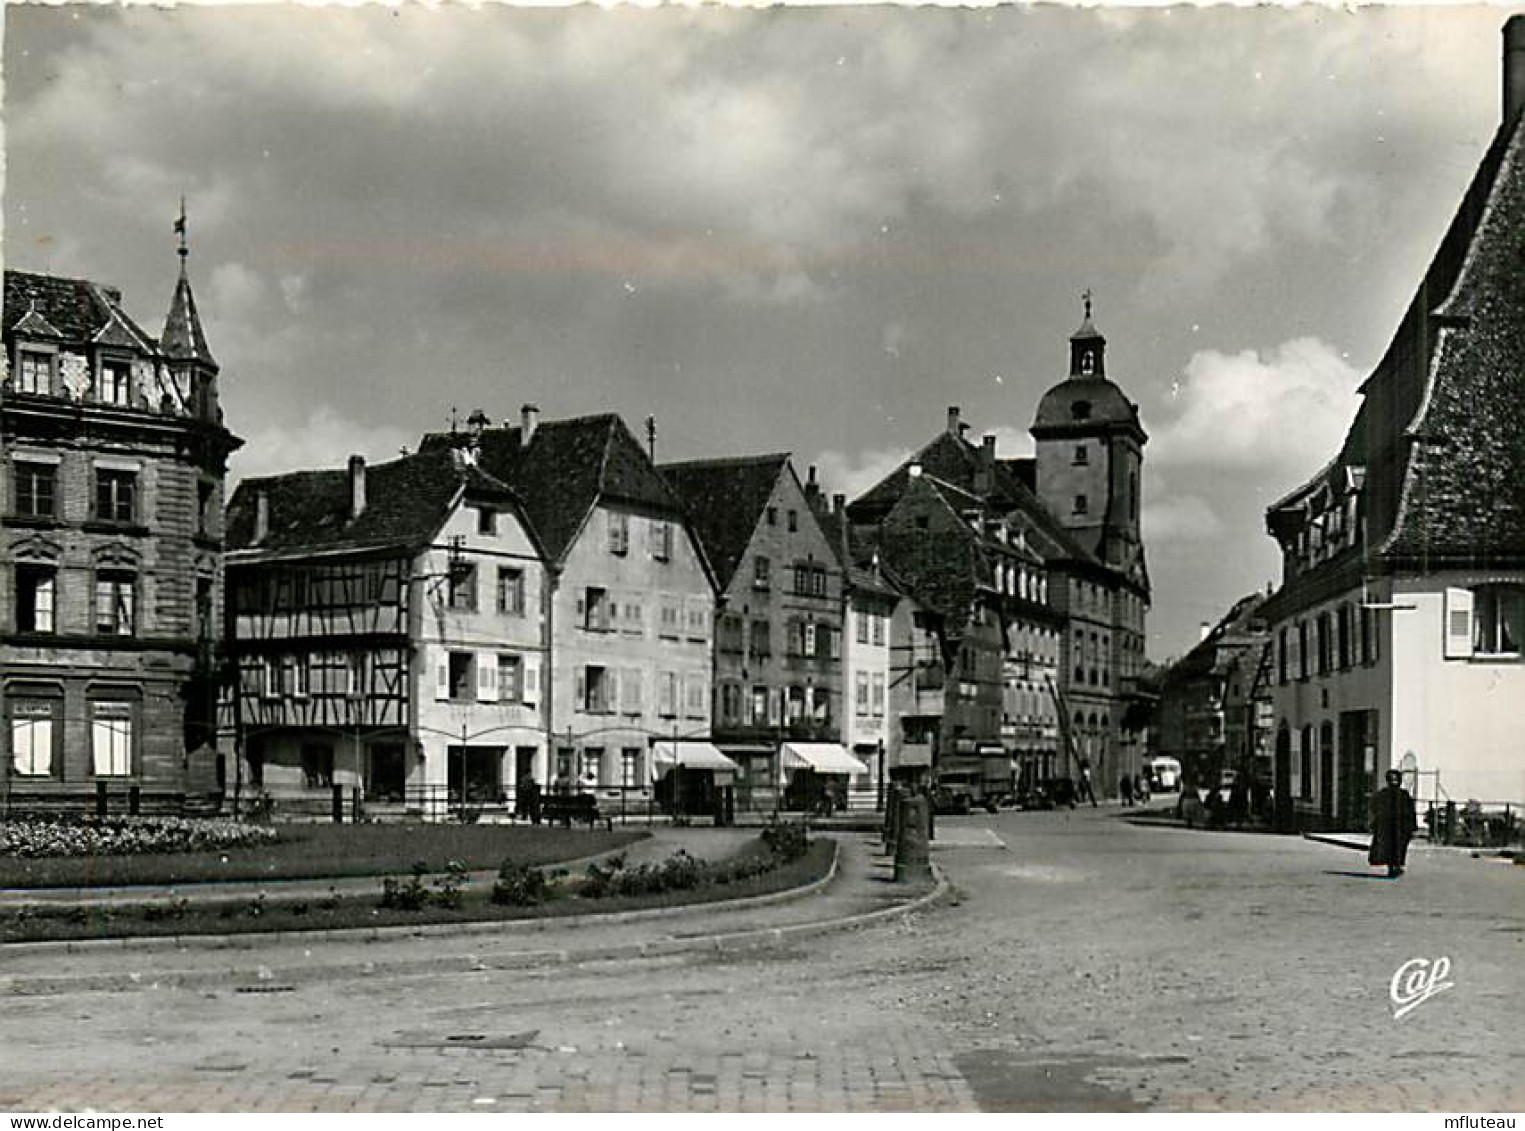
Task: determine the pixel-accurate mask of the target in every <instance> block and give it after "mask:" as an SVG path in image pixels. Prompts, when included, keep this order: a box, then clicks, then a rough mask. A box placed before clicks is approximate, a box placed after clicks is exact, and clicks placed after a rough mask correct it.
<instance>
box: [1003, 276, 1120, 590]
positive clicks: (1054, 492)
mask: <svg viewBox="0 0 1525 1131" xmlns="http://www.w3.org/2000/svg"><path fill="white" fill-rule="evenodd" d="M1084 298H1085V318H1084V320H1083V321H1082V322H1081V324H1080V328H1079V329H1078V330H1076V331H1075V332H1074V333H1073V334H1071V335H1070V372H1069V376H1068V377H1066V378H1065V379H1064V380H1063V381H1061V382H1059V384H1057V385H1055V386H1054V387H1053V388H1051V389H1050V390H1049V391H1048V392H1047V393H1045V394H1044V396H1043V399H1042V400H1041V401H1040V402H1039V403H1038V414H1037V417H1036V419H1034V421H1033V425H1032V428H1031V430H1030V431H1031V432H1032V436H1033V439H1034V441H1036V447H1037V459H1036V467H1035V479H1034V483H1035V487H1036V489H1037V493H1038V497H1039V498H1040V499H1042V500H1043V503H1044V504H1045V505H1046V506H1047V507H1048V508H1049V510H1050V511H1051V512H1052V513H1053V514H1054V516H1055V517H1056V518H1057V519H1058V520H1059V521H1060V522H1061V523H1063V524H1064V526H1065V527H1066V528H1067V529H1068V530H1069V531H1070V532H1071V533H1072V534H1074V535H1075V537H1076V538H1077V539H1078V540H1079V541H1080V543H1081V544H1082V545H1083V546H1085V548H1086V549H1088V550H1090V551H1091V552H1092V553H1093V554H1095V555H1096V557H1097V558H1099V559H1100V560H1101V561H1102V562H1104V563H1105V564H1107V565H1108V566H1111V567H1112V568H1113V569H1115V570H1118V571H1119V572H1120V573H1123V574H1125V575H1127V576H1128V577H1129V578H1130V579H1131V580H1134V581H1135V582H1139V583H1142V584H1145V585H1147V581H1146V580H1145V575H1144V566H1143V539H1142V536H1141V534H1140V529H1139V512H1140V509H1141V506H1142V495H1141V478H1142V472H1143V461H1144V445H1145V444H1146V443H1147V442H1148V440H1149V437H1148V436H1147V435H1146V434H1145V432H1144V427H1143V425H1142V424H1141V423H1140V422H1139V417H1138V406H1137V405H1135V404H1133V402H1131V401H1130V400H1128V398H1127V397H1126V396H1125V395H1124V394H1123V391H1122V390H1121V389H1120V388H1118V387H1117V385H1115V384H1113V383H1112V382H1111V381H1110V380H1108V379H1107V339H1106V338H1104V337H1103V336H1102V335H1101V332H1100V331H1098V330H1097V329H1096V326H1095V325H1094V324H1093V323H1092V321H1091V293H1090V292H1089V291H1087V292H1086V293H1085V296H1084Z"/></svg>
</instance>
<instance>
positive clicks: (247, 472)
mask: <svg viewBox="0 0 1525 1131" xmlns="http://www.w3.org/2000/svg"><path fill="white" fill-rule="evenodd" d="M417 444H418V432H417V431H415V430H409V429H402V428H394V427H391V426H390V425H367V424H361V423H359V422H357V421H354V420H350V419H347V418H346V417H344V416H342V415H341V414H340V413H338V412H336V411H335V410H334V409H333V408H331V407H330V406H328V405H319V406H318V407H317V408H316V410H315V411H314V412H313V413H312V415H311V416H310V417H308V418H307V419H306V420H304V421H303V422H302V423H301V424H298V425H295V426H291V425H272V426H268V427H264V428H259V429H256V430H254V431H253V432H251V433H249V434H248V435H247V436H246V437H245V443H244V447H243V448H242V449H240V450H239V451H238V452H236V453H234V455H233V459H232V461H231V464H232V466H231V468H230V470H231V473H232V474H231V478H233V479H245V478H253V477H256V476H261V475H278V474H280V473H282V472H287V471H300V470H306V469H309V468H320V467H340V466H343V464H344V463H345V461H346V460H347V459H348V458H349V457H350V456H351V455H357V454H358V455H363V456H365V458H366V459H367V460H370V461H372V462H377V463H379V462H381V461H383V460H388V459H395V458H396V457H397V455H398V450H399V449H400V448H402V447H405V446H406V447H408V449H409V450H410V451H411V450H413V449H414V448H416V446H417Z"/></svg>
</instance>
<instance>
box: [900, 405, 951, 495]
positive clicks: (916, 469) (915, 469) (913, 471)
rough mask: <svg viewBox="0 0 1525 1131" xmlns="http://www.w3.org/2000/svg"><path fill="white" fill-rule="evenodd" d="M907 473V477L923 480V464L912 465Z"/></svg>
mask: <svg viewBox="0 0 1525 1131" xmlns="http://www.w3.org/2000/svg"><path fill="white" fill-rule="evenodd" d="M953 411H954V412H957V411H958V409H954V410H953ZM905 473H906V474H907V475H909V476H910V477H911V478H912V479H920V478H921V464H919V463H913V464H911V466H910V467H908V468H906V469H905Z"/></svg>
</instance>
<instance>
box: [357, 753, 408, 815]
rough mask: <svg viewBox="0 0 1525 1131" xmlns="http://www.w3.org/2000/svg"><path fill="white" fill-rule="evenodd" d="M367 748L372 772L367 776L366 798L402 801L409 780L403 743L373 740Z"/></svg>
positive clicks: (381, 800)
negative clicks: (403, 753)
mask: <svg viewBox="0 0 1525 1131" xmlns="http://www.w3.org/2000/svg"><path fill="white" fill-rule="evenodd" d="M366 750H367V751H368V752H369V754H370V758H369V771H370V772H369V773H367V774H366V778H365V799H366V800H367V801H377V802H400V801H402V799H403V794H404V792H405V791H406V788H407V780H408V771H407V767H406V766H405V765H404V763H403V755H402V751H403V746H402V743H400V742H373V743H371V744H370V745H369V746H367V747H366Z"/></svg>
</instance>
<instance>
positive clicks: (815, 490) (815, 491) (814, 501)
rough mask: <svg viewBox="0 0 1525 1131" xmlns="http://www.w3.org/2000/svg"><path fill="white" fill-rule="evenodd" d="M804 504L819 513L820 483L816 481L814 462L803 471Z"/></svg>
mask: <svg viewBox="0 0 1525 1131" xmlns="http://www.w3.org/2000/svg"><path fill="white" fill-rule="evenodd" d="M805 505H806V506H808V507H809V508H810V509H811V510H812V511H813V512H815V513H816V514H820V513H821V485H820V484H819V483H817V482H816V478H815V464H811V465H810V469H809V470H808V471H807V472H806V473H805Z"/></svg>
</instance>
